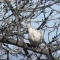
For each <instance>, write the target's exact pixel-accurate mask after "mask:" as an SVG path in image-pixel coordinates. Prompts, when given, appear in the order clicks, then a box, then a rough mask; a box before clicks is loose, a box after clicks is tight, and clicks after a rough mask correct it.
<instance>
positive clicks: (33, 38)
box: [26, 23, 44, 47]
mask: <svg viewBox="0 0 60 60" xmlns="http://www.w3.org/2000/svg"><path fill="white" fill-rule="evenodd" d="M26 27H27V30H28V37H29V41H30V43H31V45H33V46H37V47H38V46H39V45H40V44H41V43H42V42H43V40H44V35H43V33H42V32H41V31H38V30H36V29H34V28H33V27H32V26H31V25H30V23H28V24H27V25H26Z"/></svg>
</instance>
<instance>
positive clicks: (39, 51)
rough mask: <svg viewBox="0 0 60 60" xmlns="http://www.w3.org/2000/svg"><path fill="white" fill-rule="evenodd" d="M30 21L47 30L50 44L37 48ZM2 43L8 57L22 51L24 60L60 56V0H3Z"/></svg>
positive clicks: (54, 59) (0, 5)
mask: <svg viewBox="0 0 60 60" xmlns="http://www.w3.org/2000/svg"><path fill="white" fill-rule="evenodd" d="M29 18H30V20H28V19H29ZM27 21H28V22H29V23H30V24H31V26H32V27H33V28H34V29H36V30H38V31H41V32H42V33H43V35H44V41H45V43H46V44H44V43H41V44H40V45H39V47H37V48H36V47H34V46H32V45H31V43H30V41H29V37H28V31H27V28H26V22H27ZM37 35H38V34H37ZM0 43H1V47H3V48H4V50H5V51H6V53H5V54H6V55H7V60H9V59H10V55H12V56H16V57H17V56H18V55H22V56H23V57H24V59H23V60H25V59H26V60H43V59H45V60H59V59H60V53H59V52H60V1H59V0H12V1H8V0H3V1H2V2H1V1H0ZM10 45H12V46H13V48H12V47H11V46H10ZM15 46H16V47H15ZM14 47H15V48H14ZM3 55H4V54H3ZM19 57H20V56H19Z"/></svg>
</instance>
